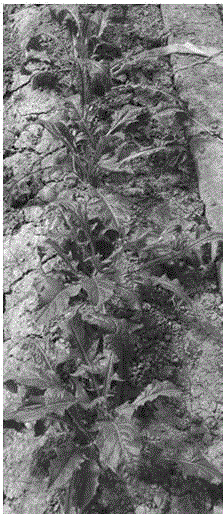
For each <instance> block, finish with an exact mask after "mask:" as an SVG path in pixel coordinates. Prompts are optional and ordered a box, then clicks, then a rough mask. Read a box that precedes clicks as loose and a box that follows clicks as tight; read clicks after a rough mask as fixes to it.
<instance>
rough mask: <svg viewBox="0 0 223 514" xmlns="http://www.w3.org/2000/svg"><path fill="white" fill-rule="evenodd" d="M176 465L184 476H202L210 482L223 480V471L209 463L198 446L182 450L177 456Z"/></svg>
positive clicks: (214, 482)
mask: <svg viewBox="0 0 223 514" xmlns="http://www.w3.org/2000/svg"><path fill="white" fill-rule="evenodd" d="M177 467H178V469H180V471H182V472H183V474H184V475H186V476H187V475H189V476H195V477H199V478H204V479H205V480H207V481H208V482H210V483H211V484H219V483H222V482H223V473H221V472H220V471H219V470H218V469H217V468H216V466H214V464H212V463H210V462H209V461H208V459H206V457H205V456H204V455H203V453H202V452H201V451H200V450H199V449H198V448H190V450H189V451H187V452H185V451H184V452H182V453H181V454H180V456H179V457H178V458H177Z"/></svg>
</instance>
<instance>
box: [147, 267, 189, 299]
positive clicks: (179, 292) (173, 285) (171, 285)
mask: <svg viewBox="0 0 223 514" xmlns="http://www.w3.org/2000/svg"><path fill="white" fill-rule="evenodd" d="M138 283H139V284H143V286H146V285H148V286H151V285H153V286H161V287H163V288H164V289H167V290H168V291H171V292H172V293H174V294H175V295H176V296H178V297H179V298H181V300H183V301H184V302H186V303H187V304H190V305H191V306H193V301H192V300H191V299H190V297H189V296H188V295H187V293H185V291H184V288H183V287H182V286H181V284H180V282H179V280H178V278H175V279H173V280H170V279H169V278H168V277H167V276H166V275H162V277H155V276H154V275H149V273H148V274H147V278H146V277H145V274H144V279H143V281H142V282H140V281H138Z"/></svg>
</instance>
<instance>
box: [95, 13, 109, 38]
mask: <svg viewBox="0 0 223 514" xmlns="http://www.w3.org/2000/svg"><path fill="white" fill-rule="evenodd" d="M109 16H110V9H109V8H108V9H107V10H106V11H105V12H104V13H103V15H102V18H101V23H100V27H99V30H98V34H97V37H98V38H100V37H101V36H102V34H103V32H104V30H105V29H106V27H107V25H108V21H109Z"/></svg>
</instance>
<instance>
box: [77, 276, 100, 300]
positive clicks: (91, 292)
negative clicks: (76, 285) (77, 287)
mask: <svg viewBox="0 0 223 514" xmlns="http://www.w3.org/2000/svg"><path fill="white" fill-rule="evenodd" d="M80 283H81V285H82V287H83V289H84V290H85V291H86V292H87V294H88V300H89V302H90V303H91V304H92V305H97V304H98V302H99V291H98V286H97V282H96V280H95V279H94V278H90V277H87V276H86V277H82V278H81V281H80Z"/></svg>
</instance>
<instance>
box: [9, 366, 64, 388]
mask: <svg viewBox="0 0 223 514" xmlns="http://www.w3.org/2000/svg"><path fill="white" fill-rule="evenodd" d="M3 380H4V382H7V381H8V380H14V381H15V382H16V383H17V384H20V385H24V386H27V387H38V388H39V389H47V388H48V387H57V386H59V385H60V379H59V377H58V375H57V374H56V373H55V372H54V371H51V370H43V369H41V368H40V367H37V366H36V365H35V364H34V363H33V362H32V361H28V362H27V361H25V362H20V361H17V359H14V360H13V364H12V368H11V369H9V371H7V372H6V373H4V379H3Z"/></svg>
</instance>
